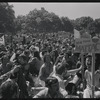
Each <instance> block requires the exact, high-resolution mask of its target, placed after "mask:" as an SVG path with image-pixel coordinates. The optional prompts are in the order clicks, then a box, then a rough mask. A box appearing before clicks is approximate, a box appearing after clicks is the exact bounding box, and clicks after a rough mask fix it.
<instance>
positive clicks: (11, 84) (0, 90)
mask: <svg viewBox="0 0 100 100" xmlns="http://www.w3.org/2000/svg"><path fill="white" fill-rule="evenodd" d="M0 98H2V99H10V98H19V87H18V84H17V83H16V82H15V81H13V80H11V79H7V80H6V81H5V82H3V83H2V84H1V86H0Z"/></svg>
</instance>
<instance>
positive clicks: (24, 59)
mask: <svg viewBox="0 0 100 100" xmlns="http://www.w3.org/2000/svg"><path fill="white" fill-rule="evenodd" d="M18 62H19V63H20V64H21V65H23V64H26V63H27V57H26V56H25V55H24V54H20V55H19V56H18Z"/></svg>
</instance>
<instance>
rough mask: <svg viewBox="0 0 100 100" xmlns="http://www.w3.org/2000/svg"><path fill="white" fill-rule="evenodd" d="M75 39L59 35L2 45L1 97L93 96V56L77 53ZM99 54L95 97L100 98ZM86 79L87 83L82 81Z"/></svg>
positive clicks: (41, 36)
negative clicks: (82, 55) (82, 61)
mask: <svg viewBox="0 0 100 100" xmlns="http://www.w3.org/2000/svg"><path fill="white" fill-rule="evenodd" d="M74 48H75V45H74V39H72V37H70V38H69V37H64V36H61V35H58V34H54V33H52V34H46V35H43V34H42V35H37V36H36V37H34V38H32V40H31V41H28V42H26V40H25V38H24V39H23V40H22V41H21V42H17V43H15V42H14V41H13V42H12V44H8V45H5V46H4V45H1V48H0V98H71V97H72V98H90V97H91V95H92V94H91V89H90V88H91V81H92V80H91V77H92V76H91V66H92V65H91V64H92V62H91V58H92V56H91V55H90V54H84V70H83V66H82V63H81V55H80V53H74V51H73V50H74ZM99 56H100V55H99V54H96V64H95V65H96V68H95V69H96V72H95V73H96V77H97V78H96V79H97V80H95V82H96V83H95V84H96V94H95V95H96V97H100V96H99V95H100V92H98V91H99V88H98V87H99V86H100V78H99V77H100V64H99ZM83 79H84V82H83Z"/></svg>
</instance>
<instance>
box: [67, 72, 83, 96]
mask: <svg viewBox="0 0 100 100" xmlns="http://www.w3.org/2000/svg"><path fill="white" fill-rule="evenodd" d="M81 82H82V74H81V72H77V73H76V74H75V75H74V77H73V78H72V80H70V81H69V82H68V84H67V85H66V87H65V90H66V91H67V92H68V94H69V95H77V88H78V87H79V86H80V84H81Z"/></svg>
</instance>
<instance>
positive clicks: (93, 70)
mask: <svg viewBox="0 0 100 100" xmlns="http://www.w3.org/2000/svg"><path fill="white" fill-rule="evenodd" d="M94 72H95V53H92V98H94V91H95V88H94Z"/></svg>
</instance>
